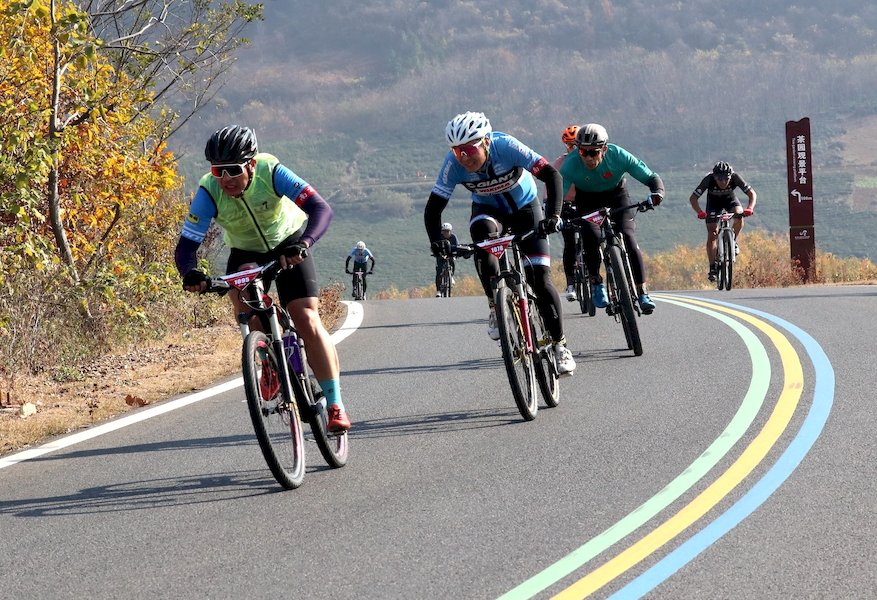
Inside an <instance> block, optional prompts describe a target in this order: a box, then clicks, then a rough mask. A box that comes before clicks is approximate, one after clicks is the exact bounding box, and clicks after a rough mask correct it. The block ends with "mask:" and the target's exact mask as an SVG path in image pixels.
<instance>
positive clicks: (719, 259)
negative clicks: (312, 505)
mask: <svg viewBox="0 0 877 600" xmlns="http://www.w3.org/2000/svg"><path fill="white" fill-rule="evenodd" d="M710 216H711V217H716V218H718V224H719V231H718V239H717V240H716V262H715V266H716V273H717V275H718V276H717V277H716V285H717V287H718V288H719V289H720V290H721V289H723V288H724V289H726V290H730V289H731V286H732V285H733V283H734V263H736V262H737V247H736V245H735V244H736V240H737V236H736V235H735V234H734V227H733V226H732V225H731V219H742V218H743V213H729V212H728V211H726V210H725V209H724V208H723V209H722V212H721V213H719V214H716V213H712V214H711V215H710Z"/></svg>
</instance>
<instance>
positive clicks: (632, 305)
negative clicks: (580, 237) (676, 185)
mask: <svg viewBox="0 0 877 600" xmlns="http://www.w3.org/2000/svg"><path fill="white" fill-rule="evenodd" d="M654 208H655V207H654V206H653V205H652V202H651V200H645V201H643V202H640V203H638V204H631V205H628V206H620V207H618V208H608V207H605V208H601V209H598V210H595V211H594V212H592V213H590V214H587V215H583V216H581V217H578V218H575V219H571V223H572V224H573V225H583V223H584V222H585V221H588V222H590V223H594V224H595V225H599V227H600V246H599V249H600V260H601V262H602V263H603V266H604V268H605V270H606V277H605V282H606V291H607V293H608V296H609V306H607V307H606V314H608V315H609V316H611V317H615V320H616V321H620V322H621V326H622V328H623V329H624V337H625V339H626V340H627V348H628V349H629V350H633V354H634V356H642V353H643V345H642V340H641V339H640V335H639V326H638V325H637V322H636V318H637V317H638V316H639V315H640V314H641V311H640V306H639V302H637V294H636V284H635V282H634V278H633V271H632V270H631V268H630V258H629V256H628V253H627V248H625V246H624V236H623V235H622V234H621V231H615V227H614V226H613V224H612V217H614V216H616V215H620V214H621V213H623V212H625V211H627V210H636V211H637V212H645V211H647V210H654Z"/></svg>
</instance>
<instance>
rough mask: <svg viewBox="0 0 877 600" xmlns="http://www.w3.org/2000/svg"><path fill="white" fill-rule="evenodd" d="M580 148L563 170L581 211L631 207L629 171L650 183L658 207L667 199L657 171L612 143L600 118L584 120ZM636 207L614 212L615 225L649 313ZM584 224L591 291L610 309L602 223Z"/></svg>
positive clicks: (652, 307) (650, 304)
mask: <svg viewBox="0 0 877 600" xmlns="http://www.w3.org/2000/svg"><path fill="white" fill-rule="evenodd" d="M576 148H577V149H578V152H577V153H575V154H572V153H571V154H570V155H569V156H567V157H566V160H564V161H563V166H562V167H561V168H560V174H561V175H562V176H563V189H564V193H565V192H566V191H568V190H569V189H570V188H571V187H572V186H575V188H576V208H577V209H578V211H579V213H580V214H582V215H586V214H589V213H591V212H594V211H595V210H599V209H600V208H604V207H608V208H620V207H622V206H631V201H630V194H628V192H627V187H625V179H624V176H625V174H630V175H631V176H632V177H633V178H634V179H636V180H637V181H639V182H640V183H642V184H643V185H646V186H648V188H649V192H650V194H649V198H650V199H651V201H652V204H653V205H654V206H658V205H659V204H660V203H661V201H662V200H663V199H664V182H663V181H661V178H660V177H659V176H658V174H657V173H655V172H654V171H652V170H651V169H650V168H648V167H647V166H646V164H645V163H644V162H643V161H641V160H640V159H638V158H637V157H635V156H634V155H633V154H631V153H630V152H628V151H627V150H625V149H624V148H622V147H620V146H616V145H615V144H610V143H609V134H608V133H607V132H606V128H605V127H603V126H602V125H598V124H596V123H588V124H587V125H582V126H581V127H580V128H579V130H578V132H577V133H576ZM635 216H636V211H635V210H633V209H631V210H627V211H624V212H622V213H620V214H617V215H615V216H613V217H612V222H613V223H614V224H615V225H616V229H617V230H620V231H621V234H622V236H623V237H624V245H625V247H626V248H627V253H628V255H629V256H630V268H631V271H633V278H634V280H635V283H636V285H637V293H638V294H639V298H638V299H637V300H638V302H639V306H640V309H641V310H642V311H643V314H646V315H650V314H652V312H653V311H654V310H655V303H654V302H652V299H651V298H649V294H648V289H647V287H646V274H645V273H646V271H645V264H644V262H643V254H642V251H641V250H640V248H639V245H638V244H637V243H636V235H635V233H636V222H635V221H634V217H635ZM587 225H588V226H587V227H584V228H583V229H582V243H583V245H584V247H585V261H586V262H587V264H588V271H590V273H591V290H592V296H593V299H594V306H596V307H597V308H605V307H607V306H608V305H609V296H608V295H607V294H606V286H605V284H603V278H602V277H601V276H600V274H599V273H600V272H599V267H600V251H599V244H600V242H599V240H600V226H599V225H595V224H594V223H588V224H587Z"/></svg>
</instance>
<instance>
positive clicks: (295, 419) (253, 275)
mask: <svg viewBox="0 0 877 600" xmlns="http://www.w3.org/2000/svg"><path fill="white" fill-rule="evenodd" d="M305 256H306V255H305ZM245 267H250V265H245ZM280 269H281V265H280V263H279V262H278V261H276V260H274V261H271V262H269V263H268V264H266V265H264V266H261V267H260V266H252V268H244V270H242V271H240V272H238V273H232V274H230V275H223V276H221V277H216V278H211V279H209V280H208V287H207V290H206V292H214V293H220V294H223V293H226V292H228V291H229V290H230V289H231V288H235V289H237V290H240V292H241V300H242V301H243V302H244V304H245V305H246V306H247V308H248V309H249V310H247V311H244V312H241V313H239V314H238V323H239V325H240V328H241V337H242V338H243V349H242V354H241V367H242V370H243V379H244V391H245V393H246V397H247V406H248V407H249V413H250V418H251V419H252V421H253V429H254V430H255V432H256V439H257V440H258V442H259V447H260V448H261V450H262V455H263V456H264V457H265V461H266V462H267V463H268V468H269V469H270V470H271V473H272V474H273V475H274V478H275V479H277V482H278V483H280V485H282V486H283V487H284V488H286V489H294V488H297V487H299V486H300V485H301V484H302V481H303V479H304V474H305V448H304V443H305V436H304V431H303V427H302V421H307V422H308V423H309V424H310V428H311V432H312V435H313V440H314V441H315V442H316V444H317V447H318V448H319V449H320V453H321V454H322V455H323V458H324V459H325V460H326V462H327V463H328V464H329V465H330V466H331V467H333V468H338V467H343V466H344V465H345V464H347V456H348V441H347V432H346V431H345V432H344V433H341V434H335V433H333V432H330V431H329V430H328V428H327V422H328V413H327V406H326V398H325V397H324V396H323V392H322V390H321V389H320V385H319V384H318V383H317V380H316V378H315V377H313V376H312V375H311V374H310V369H309V367H308V363H307V354H306V352H305V345H304V340H302V339H301V337H300V336H299V335H298V332H297V331H296V329H295V326H294V324H293V322H292V320H291V319H290V317H289V313H288V312H287V310H286V308H285V307H283V306H280V305H279V303H276V302H275V301H274V300H273V298H272V297H271V296H269V295H268V293H267V292H266V289H267V288H270V287H271V282H272V281H273V280H274V278H275V277H276V276H277V274H278V273H279V272H280ZM206 292H205V293H206ZM253 316H256V317H257V318H258V319H259V321H260V322H261V324H262V327H263V329H264V331H257V330H251V329H250V325H249V323H250V318H251V317H253Z"/></svg>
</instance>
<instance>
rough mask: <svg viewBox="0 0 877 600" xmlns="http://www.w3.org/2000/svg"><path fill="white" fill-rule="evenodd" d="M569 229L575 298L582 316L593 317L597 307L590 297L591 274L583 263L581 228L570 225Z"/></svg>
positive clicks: (583, 249) (583, 250) (583, 252)
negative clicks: (573, 247)
mask: <svg viewBox="0 0 877 600" xmlns="http://www.w3.org/2000/svg"><path fill="white" fill-rule="evenodd" d="M571 227H572V228H573V230H574V232H575V236H574V237H575V245H576V259H575V260H576V262H575V266H574V267H573V276H574V278H575V279H574V283H573V285H574V287H575V290H576V297H577V298H578V301H579V308H580V309H581V311H582V314H583V315H588V316H589V317H593V316H594V315H595V314H597V307H596V306H595V305H594V299H593V297H592V296H591V273H590V272H589V271H588V265H587V263H586V262H585V246H584V244H583V242H582V226H581V224H580V223H579V224H575V223H574V224H572V225H571Z"/></svg>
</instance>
